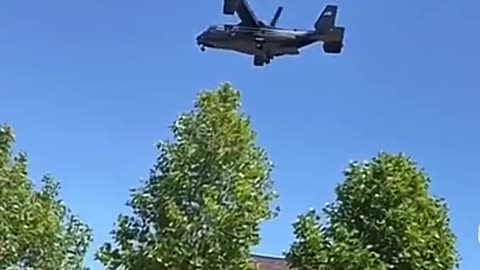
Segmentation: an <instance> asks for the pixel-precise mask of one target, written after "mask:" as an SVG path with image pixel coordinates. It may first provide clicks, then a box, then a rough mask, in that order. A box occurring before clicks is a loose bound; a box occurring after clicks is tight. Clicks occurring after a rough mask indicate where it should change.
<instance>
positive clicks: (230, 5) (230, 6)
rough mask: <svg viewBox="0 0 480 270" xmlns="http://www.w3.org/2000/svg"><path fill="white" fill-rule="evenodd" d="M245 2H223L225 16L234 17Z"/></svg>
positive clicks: (233, 0)
mask: <svg viewBox="0 0 480 270" xmlns="http://www.w3.org/2000/svg"><path fill="white" fill-rule="evenodd" d="M240 1H243V0H223V14H226V15H233V14H234V13H235V11H237V7H238V5H239V4H240Z"/></svg>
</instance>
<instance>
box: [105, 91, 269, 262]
mask: <svg viewBox="0 0 480 270" xmlns="http://www.w3.org/2000/svg"><path fill="white" fill-rule="evenodd" d="M171 130H172V133H173V135H174V139H175V140H174V141H173V142H162V143H159V144H158V151H159V156H158V159H157V163H156V165H155V166H154V168H153V169H152V170H151V174H150V177H149V179H148V180H147V181H146V182H145V183H144V184H143V186H142V187H141V188H138V189H135V190H133V192H132V194H131V199H130V200H129V202H128V205H129V206H130V207H131V208H132V210H133V215H132V216H127V215H121V216H120V217H119V220H118V224H117V228H116V229H115V230H114V231H113V232H112V235H113V238H114V244H110V243H106V244H105V245H104V246H103V247H102V248H101V249H100V250H99V252H98V253H97V259H98V260H100V261H101V262H102V263H103V264H104V265H105V266H106V267H107V268H108V269H128V270H140V269H143V270H154V269H155V270H162V269H168V270H193V269H198V270H200V269H205V270H207V269H208V270H210V269H222V270H229V269H231V270H241V269H248V268H249V267H250V263H249V260H250V253H251V248H252V246H254V245H256V244H258V242H259V240H260V236H259V225H260V223H261V222H262V221H264V220H267V219H270V218H272V217H273V216H274V214H275V212H274V211H272V210H271V208H270V203H271V202H272V201H273V200H274V199H275V197H276V195H275V194H274V192H273V191H272V181H271V178H270V172H271V165H270V162H269V161H268V159H267V156H266V154H265V152H264V151H263V150H261V149H260V148H259V147H258V146H256V145H255V133H254V132H253V130H252V128H251V126H250V122H249V120H248V119H247V118H245V117H244V116H243V115H242V114H241V112H240V95H239V93H238V91H235V90H234V89H233V88H232V87H231V86H230V85H228V84H226V85H223V86H221V87H220V89H219V90H217V91H213V92H204V93H202V94H200V95H199V97H198V99H197V101H196V102H195V106H194V110H193V111H191V112H189V113H186V114H183V115H181V116H180V117H179V118H178V120H177V121H176V122H175V124H174V125H173V126H172V127H171Z"/></svg>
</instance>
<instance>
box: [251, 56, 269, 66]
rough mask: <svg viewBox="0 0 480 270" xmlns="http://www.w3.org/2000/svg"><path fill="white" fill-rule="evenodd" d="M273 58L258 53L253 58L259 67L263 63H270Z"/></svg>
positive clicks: (254, 63) (255, 64)
mask: <svg viewBox="0 0 480 270" xmlns="http://www.w3.org/2000/svg"><path fill="white" fill-rule="evenodd" d="M272 59H273V57H269V56H267V57H264V56H259V55H256V56H255V57H254V59H253V65H254V66H257V67H261V66H263V65H268V64H270V61H271V60H272Z"/></svg>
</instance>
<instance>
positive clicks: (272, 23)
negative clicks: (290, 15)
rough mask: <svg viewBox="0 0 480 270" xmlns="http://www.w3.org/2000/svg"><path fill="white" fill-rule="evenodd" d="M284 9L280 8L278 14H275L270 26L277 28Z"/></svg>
mask: <svg viewBox="0 0 480 270" xmlns="http://www.w3.org/2000/svg"><path fill="white" fill-rule="evenodd" d="M282 11H283V7H278V9H277V12H275V15H274V16H273V19H272V21H271V22H270V26H275V25H276V24H277V21H278V18H280V15H281V14H282Z"/></svg>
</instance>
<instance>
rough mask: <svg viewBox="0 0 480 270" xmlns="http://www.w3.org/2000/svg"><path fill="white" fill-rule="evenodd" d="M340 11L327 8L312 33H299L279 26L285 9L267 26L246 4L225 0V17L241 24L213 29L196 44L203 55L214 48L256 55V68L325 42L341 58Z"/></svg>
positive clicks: (278, 10)
mask: <svg viewBox="0 0 480 270" xmlns="http://www.w3.org/2000/svg"><path fill="white" fill-rule="evenodd" d="M337 9H338V8H337V6H335V5H327V6H325V8H324V9H323V11H322V12H321V13H320V15H319V17H317V20H316V21H315V23H314V25H313V26H314V27H313V29H312V30H296V29H285V28H280V27H277V26H276V24H277V21H278V18H279V17H280V14H281V12H282V10H283V8H282V7H279V8H278V9H277V11H276V12H275V15H274V16H273V18H272V20H271V21H270V23H269V24H266V23H264V22H263V21H261V20H259V19H258V18H257V16H256V15H255V13H254V12H253V10H252V9H251V8H250V5H249V4H248V1H247V0H224V13H225V14H233V13H236V14H237V15H238V17H239V18H240V22H239V23H238V24H234V25H232V24H221V25H214V26H210V27H209V28H208V29H206V30H205V31H203V33H201V34H200V35H199V36H197V44H198V45H199V46H200V48H201V50H202V51H204V50H205V48H214V49H223V50H230V51H236V52H239V53H243V54H248V55H253V56H254V65H255V66H262V65H264V64H269V63H270V60H272V59H273V58H274V57H277V56H281V55H295V54H299V53H300V51H299V50H300V49H301V48H303V47H305V46H307V45H310V44H312V43H315V42H323V50H324V51H325V52H326V53H333V54H339V53H341V51H342V47H343V36H344V32H345V28H344V27H341V26H337V25H336V24H335V20H336V16H337Z"/></svg>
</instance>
